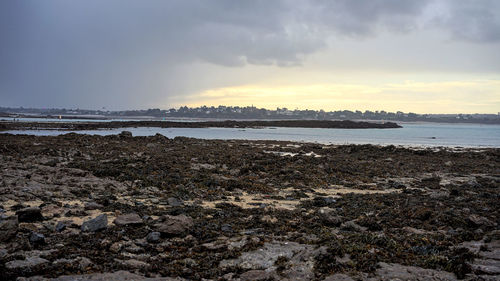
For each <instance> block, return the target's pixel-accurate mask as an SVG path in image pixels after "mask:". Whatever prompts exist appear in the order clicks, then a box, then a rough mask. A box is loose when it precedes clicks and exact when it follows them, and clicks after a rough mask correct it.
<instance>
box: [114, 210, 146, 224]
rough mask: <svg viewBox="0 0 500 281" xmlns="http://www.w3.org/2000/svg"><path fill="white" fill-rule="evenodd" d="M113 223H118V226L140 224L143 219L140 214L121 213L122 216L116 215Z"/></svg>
mask: <svg viewBox="0 0 500 281" xmlns="http://www.w3.org/2000/svg"><path fill="white" fill-rule="evenodd" d="M113 223H114V224H116V225H118V226H124V225H140V224H142V223H143V221H142V219H141V217H140V216H139V215H138V214H136V213H130V214H126V215H121V216H118V217H116V219H115V220H114V221H113Z"/></svg>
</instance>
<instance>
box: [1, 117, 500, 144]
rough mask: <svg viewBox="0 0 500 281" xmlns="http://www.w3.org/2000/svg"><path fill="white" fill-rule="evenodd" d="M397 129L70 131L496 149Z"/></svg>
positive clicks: (493, 128) (497, 134)
mask: <svg viewBox="0 0 500 281" xmlns="http://www.w3.org/2000/svg"><path fill="white" fill-rule="evenodd" d="M402 126H403V128H400V129H382V130H381V129H318V128H263V129H233V128H150V127H141V128H120V129H111V130H88V131H74V132H76V133H81V134H92V135H93V134H95V135H110V134H118V133H120V132H121V131H123V130H127V131H131V132H132V134H133V135H134V136H151V135H155V134H156V133H160V134H162V135H164V136H167V137H169V138H173V137H177V136H184V137H192V138H202V139H247V140H282V141H299V142H317V143H323V144H380V145H389V144H393V145H405V146H448V147H457V146H462V147H500V126H499V125H478V124H428V123H426V124H402ZM69 132H73V131H54V130H36V131H32V130H28V131H5V132H3V133H11V134H30V135H39V136H54V135H60V134H66V133H69Z"/></svg>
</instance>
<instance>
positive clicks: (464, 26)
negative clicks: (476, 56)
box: [441, 0, 500, 42]
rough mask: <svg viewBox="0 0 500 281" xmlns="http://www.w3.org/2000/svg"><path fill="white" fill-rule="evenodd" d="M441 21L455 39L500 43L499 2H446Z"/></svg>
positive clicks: (488, 0) (449, 0) (486, 0)
mask: <svg viewBox="0 0 500 281" xmlns="http://www.w3.org/2000/svg"><path fill="white" fill-rule="evenodd" d="M446 4H448V5H447V8H448V11H447V12H448V16H447V17H444V18H443V19H441V20H442V22H441V23H442V25H443V27H444V28H446V29H449V30H450V32H451V33H452V36H453V37H454V38H456V39H460V40H465V41H471V42H498V41H500V1H490V0H483V1H451V0H448V1H446Z"/></svg>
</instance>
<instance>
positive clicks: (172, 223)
mask: <svg viewBox="0 0 500 281" xmlns="http://www.w3.org/2000/svg"><path fill="white" fill-rule="evenodd" d="M193 225H194V223H193V219H192V218H190V217H188V216H186V215H178V216H169V215H166V216H163V217H162V218H161V222H160V223H157V224H155V228H156V229H157V231H159V232H161V233H164V234H167V235H182V234H185V233H187V232H188V231H189V230H190V229H191V228H192V227H193Z"/></svg>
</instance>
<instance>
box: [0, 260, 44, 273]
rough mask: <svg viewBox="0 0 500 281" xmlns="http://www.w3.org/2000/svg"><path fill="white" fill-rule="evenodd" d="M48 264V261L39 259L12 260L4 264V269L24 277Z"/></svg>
mask: <svg viewBox="0 0 500 281" xmlns="http://www.w3.org/2000/svg"><path fill="white" fill-rule="evenodd" d="M47 264H49V261H48V260H46V259H43V258H40V257H27V258H26V259H25V260H13V261H10V262H7V263H5V268H6V269H7V270H8V271H10V272H15V273H17V274H21V275H25V274H29V273H31V272H34V271H36V269H38V268H40V267H42V266H44V265H47Z"/></svg>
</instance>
